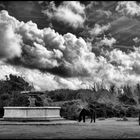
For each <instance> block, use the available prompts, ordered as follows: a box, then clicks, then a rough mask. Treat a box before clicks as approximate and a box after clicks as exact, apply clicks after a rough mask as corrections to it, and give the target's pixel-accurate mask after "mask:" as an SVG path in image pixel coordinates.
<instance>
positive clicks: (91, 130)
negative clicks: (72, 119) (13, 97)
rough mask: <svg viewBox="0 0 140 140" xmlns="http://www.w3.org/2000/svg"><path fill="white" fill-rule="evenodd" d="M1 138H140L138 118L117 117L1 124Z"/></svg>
mask: <svg viewBox="0 0 140 140" xmlns="http://www.w3.org/2000/svg"><path fill="white" fill-rule="evenodd" d="M0 138H1V139H37V138H38V139H60V138H61V139H87V138H92V139H94V138H99V139H104V138H110V139H120V138H140V126H139V125H138V121H137V118H128V121H117V118H112V119H106V120H97V121H96V123H90V121H89V120H87V121H86V123H82V122H81V123H76V124H69V125H0Z"/></svg>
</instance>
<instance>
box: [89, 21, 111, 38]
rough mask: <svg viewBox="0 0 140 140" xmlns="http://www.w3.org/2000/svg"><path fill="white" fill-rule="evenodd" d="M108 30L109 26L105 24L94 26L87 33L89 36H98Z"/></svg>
mask: <svg viewBox="0 0 140 140" xmlns="http://www.w3.org/2000/svg"><path fill="white" fill-rule="evenodd" d="M109 28H110V24H107V25H103V26H101V25H99V24H95V26H94V28H93V29H91V30H90V31H89V33H90V35H95V36H97V35H99V34H102V33H104V32H105V31H107V30H108V29H109Z"/></svg>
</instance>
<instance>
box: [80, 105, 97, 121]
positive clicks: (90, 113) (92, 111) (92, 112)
mask: <svg viewBox="0 0 140 140" xmlns="http://www.w3.org/2000/svg"><path fill="white" fill-rule="evenodd" d="M86 116H90V118H91V121H90V122H91V123H92V121H93V119H94V123H95V121H96V110H95V109H94V108H93V107H90V108H83V109H82V110H81V112H80V114H79V122H80V121H81V120H82V119H83V122H85V117H86Z"/></svg>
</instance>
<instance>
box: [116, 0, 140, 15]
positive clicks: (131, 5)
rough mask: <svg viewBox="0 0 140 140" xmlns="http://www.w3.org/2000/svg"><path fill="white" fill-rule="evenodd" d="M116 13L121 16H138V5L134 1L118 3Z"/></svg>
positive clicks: (139, 8)
mask: <svg viewBox="0 0 140 140" xmlns="http://www.w3.org/2000/svg"><path fill="white" fill-rule="evenodd" d="M116 11H118V12H119V13H121V14H122V15H129V16H139V15H140V5H139V4H138V3H137V2H136V1H120V2H118V5H117V7H116Z"/></svg>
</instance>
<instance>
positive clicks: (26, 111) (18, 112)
mask: <svg viewBox="0 0 140 140" xmlns="http://www.w3.org/2000/svg"><path fill="white" fill-rule="evenodd" d="M3 118H4V120H53V119H62V118H61V117H60V107H4V117H3Z"/></svg>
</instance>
